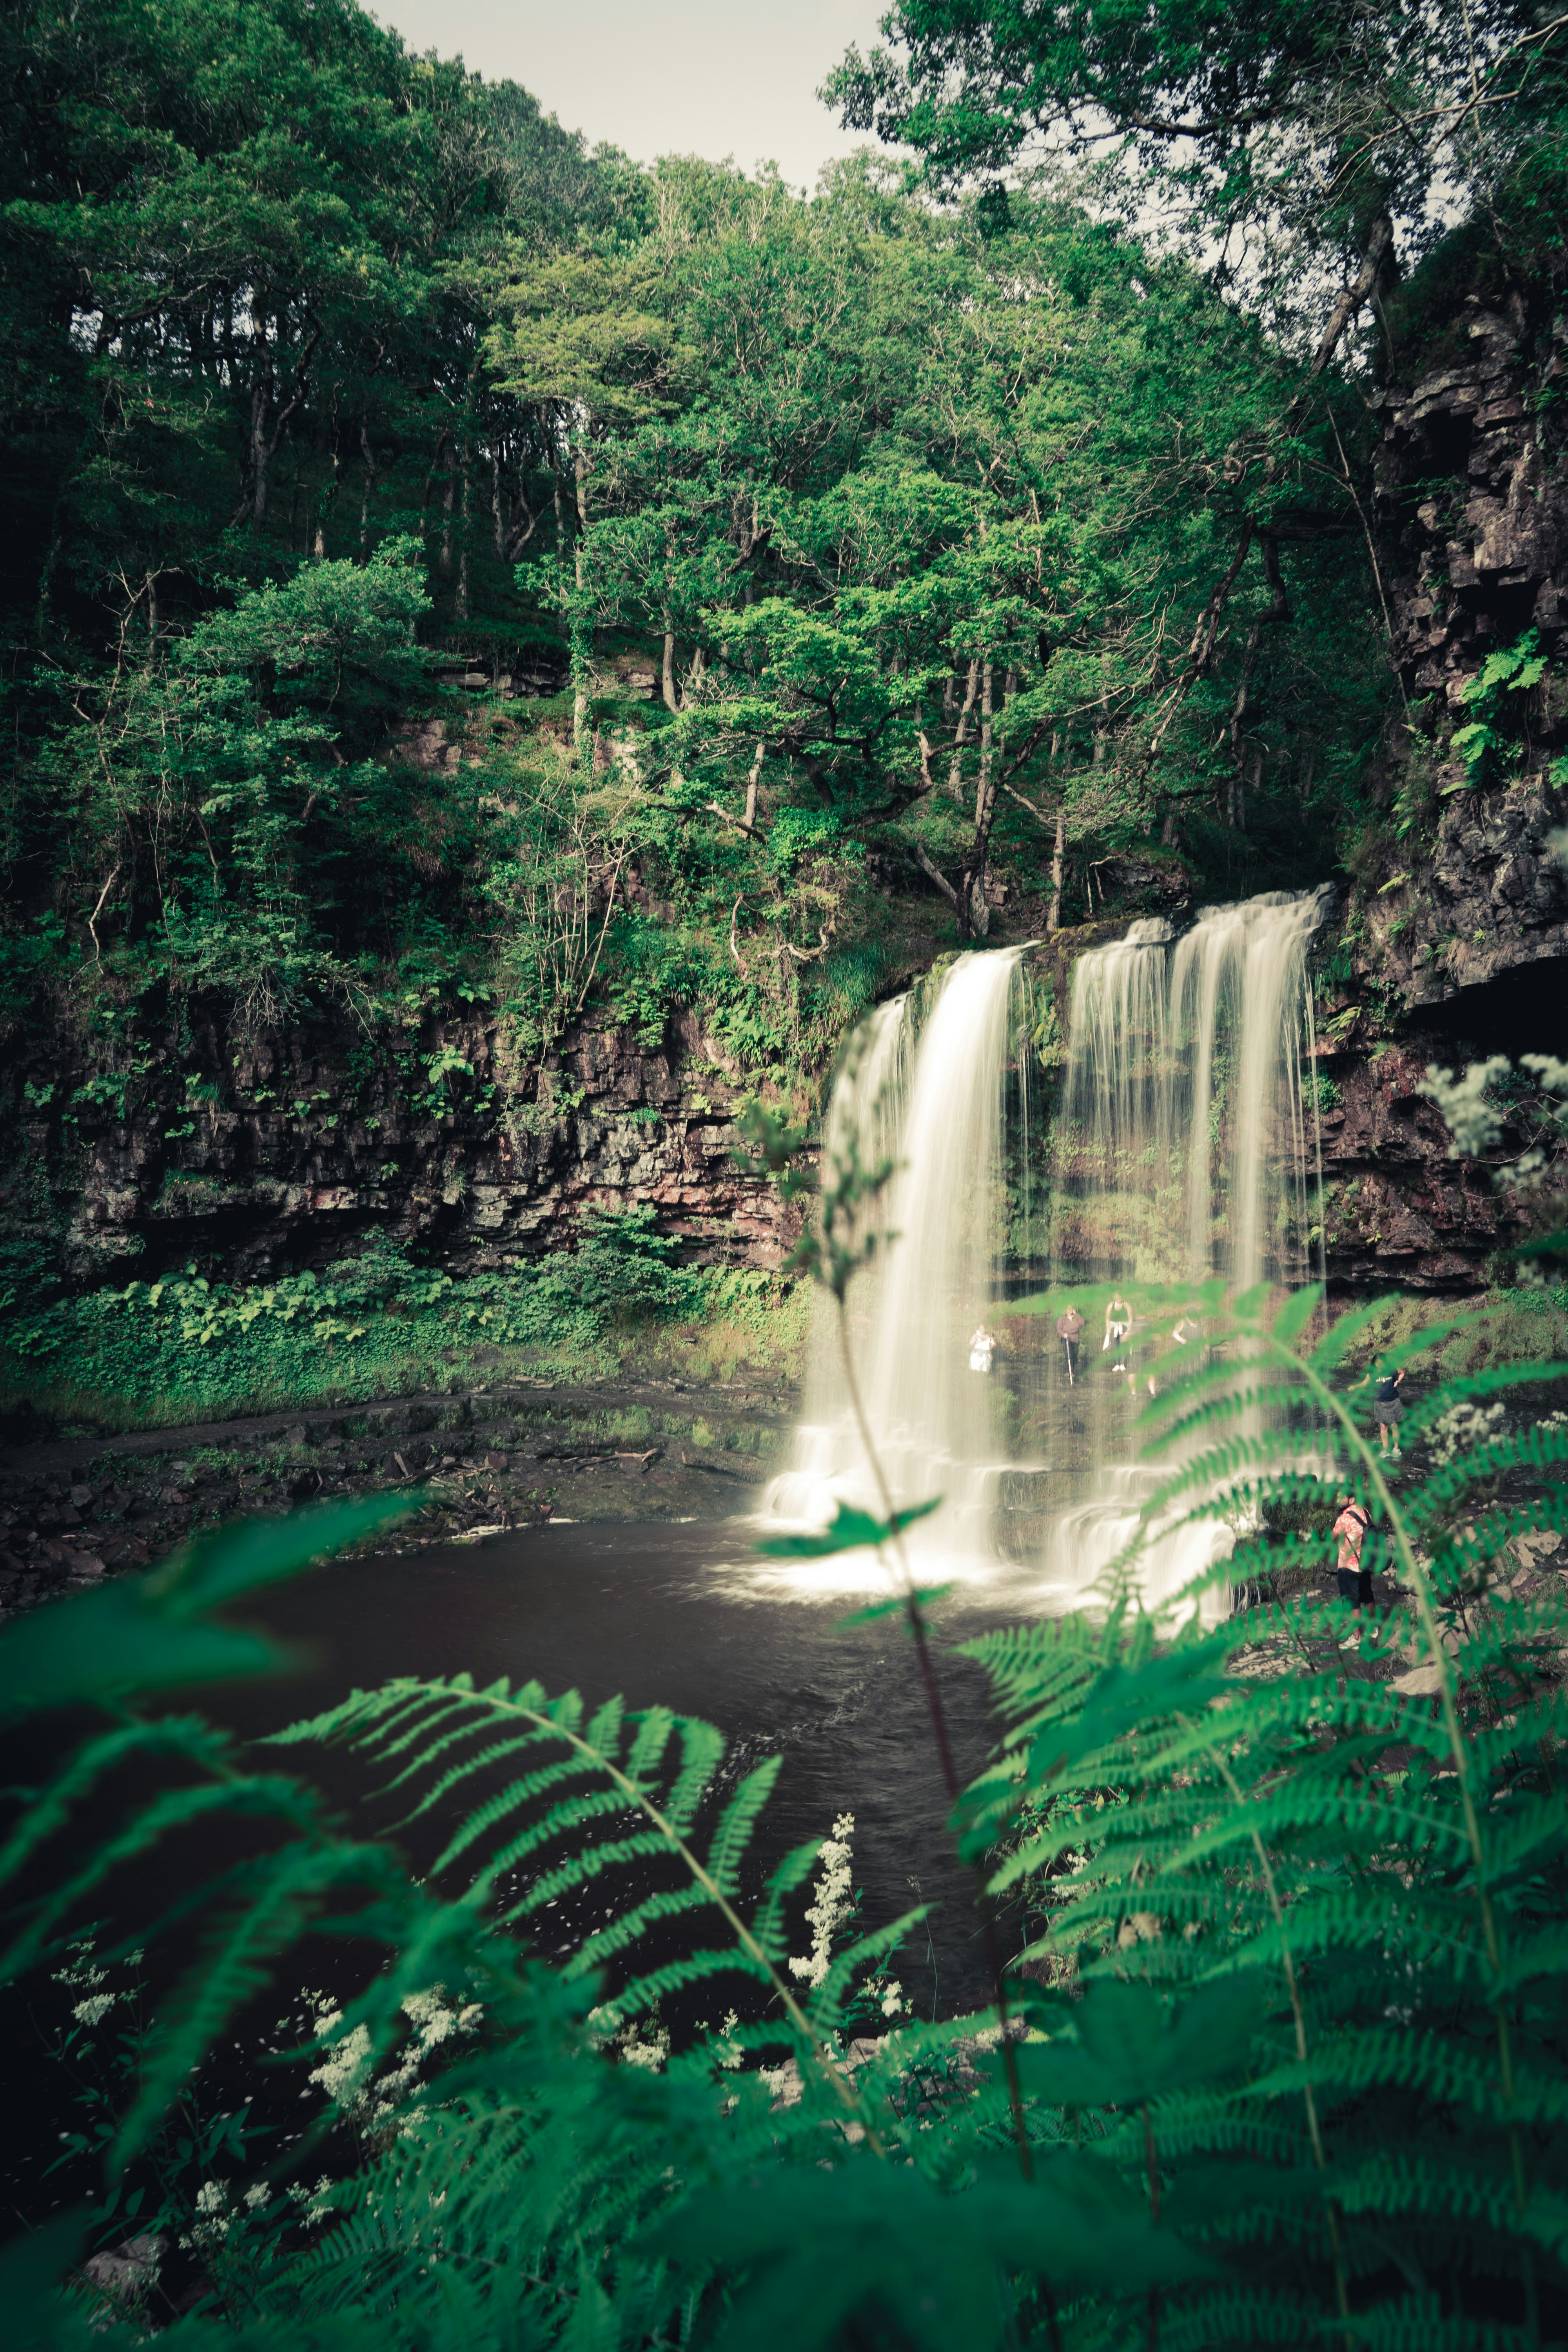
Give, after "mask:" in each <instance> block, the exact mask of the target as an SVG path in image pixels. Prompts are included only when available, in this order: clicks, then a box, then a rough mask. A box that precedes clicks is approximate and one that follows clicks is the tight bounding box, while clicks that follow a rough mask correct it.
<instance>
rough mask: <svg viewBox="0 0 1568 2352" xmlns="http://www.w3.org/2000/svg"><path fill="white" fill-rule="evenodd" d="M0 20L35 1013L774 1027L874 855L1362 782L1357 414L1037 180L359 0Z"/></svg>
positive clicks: (789, 1058)
mask: <svg viewBox="0 0 1568 2352" xmlns="http://www.w3.org/2000/svg"><path fill="white" fill-rule="evenodd" d="M6 38H7V40H8V43H9V44H10V57H9V60H8V65H7V72H6V77H5V87H6V89H7V91H8V97H7V100H6V131H7V136H6V139H5V155H4V162H3V163H0V170H3V171H4V173H5V206H6V211H5V220H6V226H7V239H8V250H9V255H10V259H9V263H8V267H7V270H6V276H5V361H4V367H5V421H4V428H3V429H4V436H5V455H4V458H3V460H0V463H3V465H4V468H5V484H6V495H7V503H8V509H9V511H10V515H11V519H12V520H11V529H10V530H9V531H8V533H7V537H6V544H5V551H4V556H3V559H0V561H3V562H4V567H5V610H6V635H7V644H8V659H7V673H8V675H7V692H8V695H9V698H10V733H11V739H12V744H13V755H12V758H11V760H10V761H8V763H7V778H6V784H5V816H4V849H5V863H6V872H7V878H8V889H7V893H6V914H5V939H4V959H5V1004H6V1017H7V1018H8V1020H9V1021H10V1022H11V1023H12V1024H16V1023H17V1022H23V1023H26V1022H27V1021H28V1020H29V1019H37V1018H38V1017H40V1016H44V1017H47V1018H49V1019H54V1018H58V1016H59V1014H60V1013H62V1012H67V1013H68V1017H69V1019H70V1021H71V1022H72V1023H73V1024H76V1023H80V1024H87V1025H88V1026H89V1028H90V1030H91V1031H92V1032H93V1033H94V1036H95V1044H94V1047H93V1051H94V1053H95V1055H98V1056H99V1057H100V1059H101V1060H103V1061H104V1062H105V1064H106V1065H107V1066H111V1067H113V1068H118V1069H120V1070H124V1069H127V1068H132V1067H134V1066H135V1062H136V1056H137V1053H138V1050H139V1046H140V1044H141V1041H142V1039H143V1038H144V1037H145V1035H146V1034H147V1033H148V1032H149V1030H151V1029H153V1028H156V1029H158V1030H159V1031H160V1032H162V1031H163V1030H165V1029H167V1028H168V1027H169V1024H171V1022H173V1023H174V1026H175V1028H176V1030H178V1029H179V1028H180V1024H184V1032H183V1034H190V1030H191V1025H192V1024H193V1023H195V1024H196V1025H199V1024H200V1023H201V1022H202V1021H203V1020H204V1019H208V1018H210V1017H212V1015H213V1014H214V1013H215V1012H216V1013H217V1014H218V1015H219V1016H220V1023H226V1022H227V1021H229V1020H231V1019H232V1020H233V1021H235V1022H236V1023H237V1025H238V1029H239V1031H240V1032H241V1033H242V1034H243V1033H245V1032H247V1031H252V1032H253V1031H254V1030H256V1029H257V1028H258V1027H261V1026H266V1025H268V1024H277V1023H278V1022H279V1021H281V1020H284V1019H286V1018H288V1017H289V1016H290V1015H295V1016H297V1015H299V1014H300V1013H303V1012H304V1011H306V1010H307V1009H308V1008H310V1007H322V1006H331V1005H337V1006H339V1007H342V1008H347V1009H350V1010H352V1011H353V1013H354V1014H355V1015H356V1016H357V1017H358V1018H359V1019H360V1020H361V1021H362V1022H364V1023H366V1024H369V1026H370V1028H371V1029H372V1030H374V1025H375V1024H376V1022H377V1021H378V1020H384V1019H385V1018H386V1017H387V1015H388V1010H389V1007H390V1006H392V1005H393V1004H394V1003H396V1002H397V1001H398V1000H399V996H400V992H402V994H403V995H406V992H408V991H409V990H410V989H413V990H414V991H416V992H417V991H421V990H424V991H426V992H428V991H431V990H437V991H440V990H451V989H454V988H458V987H462V988H466V989H467V990H468V991H473V990H475V989H481V988H482V989H489V990H493V991H495V992H496V1001H497V1002H498V1003H500V1004H501V1005H503V1006H504V1008H505V1010H506V1013H507V1016H508V1018H509V1020H510V1024H512V1029H513V1033H514V1034H515V1037H516V1040H517V1043H518V1048H519V1066H520V1068H521V1069H522V1070H523V1071H524V1072H526V1071H527V1070H528V1068H529V1067H531V1066H532V1065H534V1064H536V1063H537V1062H538V1060H539V1059H540V1058H541V1057H542V1055H544V1054H545V1053H547V1052H548V1049H549V1047H550V1045H551V1044H552V1041H553V1040H554V1039H555V1037H556V1036H558V1034H560V1031H561V1029H562V1027H563V1024H565V1023H566V1022H567V1021H568V1020H569V1019H570V1018H571V1017H572V1015H573V1014H574V1012H575V1011H576V1010H577V1009H578V1008H579V1007H580V1006H581V1005H582V1004H583V1003H584V1000H585V999H586V998H587V996H588V995H589V993H590V992H591V991H597V992H598V993H599V996H600V998H601V1000H602V1001H607V1002H608V1003H610V1004H611V1005H612V1006H613V1008H614V1010H615V1012H616V1014H617V1015H618V1016H619V1017H622V1018H626V1019H629V1020H632V1021H634V1022H636V1023H637V1024H640V1025H641V1026H642V1027H643V1028H644V1029H645V1030H651V1031H653V1032H656V1033H657V1031H658V1028H659V1027H660V1025H661V1024H662V1022H663V1019H664V1017H665V1013H666V1011H667V1009H668V1006H669V1005H671V1004H672V1003H678V1002H679V1003H698V1004H700V1005H702V1006H703V1007H704V1008H705V1011H706V1013H707V1016H708V1018H709V1019H710V1022H711V1023H712V1024H715V1025H716V1027H717V1030H718V1032H719V1034H721V1035H722V1036H723V1037H724V1038H725V1040H726V1042H727V1044H728V1045H729V1046H730V1048H731V1051H732V1052H733V1053H734V1055H736V1056H737V1057H738V1059H739V1060H740V1061H741V1062H742V1064H743V1065H744V1066H747V1067H751V1068H753V1069H755V1070H757V1071H758V1072H759V1073H763V1072H772V1073H773V1075H775V1076H780V1077H783V1076H786V1075H787V1074H788V1073H789V1072H790V1071H792V1070H793V1069H794V1068H795V1067H797V1066H799V1065H800V1064H801V1062H802V1061H805V1062H806V1063H811V1062H815V1061H820V1058H821V1055H822V1052H823V1049H824V1048H825V1047H826V1045H830V1044H831V1042H832V1040H833V1039H834V1038H835V1037H836V1036H837V1034H839V1033H840V1032H841V1030H842V1027H843V1025H844V1023H845V1021H846V1019H847V1017H848V1016H849V1015H851V1014H853V1013H856V1012H858V1010H859V1009H860V1008H861V1006H862V1005H863V1004H864V1003H866V1002H867V1001H868V998H869V997H870V996H871V995H872V994H873V993H874V992H875V990H876V987H877V984H878V980H879V974H880V973H881V971H883V970H884V969H885V968H886V966H887V963H888V961H889V959H890V957H893V956H894V955H895V954H896V932H897V916H896V912H889V892H891V893H893V894H894V895H895V896H900V895H903V894H908V893H910V891H912V892H913V893H914V894H916V897H917V898H919V899H924V900H931V899H932V898H933V897H935V898H939V899H940V901H941V912H942V919H943V920H944V922H945V923H946V924H947V925H948V927H949V929H950V932H951V933H952V935H955V936H963V935H965V934H968V933H972V932H975V931H984V929H986V928H987V925H988V922H989V920H990V917H991V913H992V908H993V904H994V901H996V900H997V899H998V898H1000V897H1001V896H1002V891H1003V889H1004V888H1005V887H1006V886H1007V885H1008V884H1009V883H1010V884H1011V886H1012V887H1013V890H1014V894H1015V897H1016V894H1017V892H1018V891H1019V890H1020V889H1021V890H1023V891H1024V892H1025V893H1026V894H1032V903H1033V905H1034V908H1035V910H1036V911H1037V913H1038V914H1040V915H1042V916H1045V917H1047V918H1048V917H1049V916H1050V915H1051V914H1052V913H1053V911H1054V912H1055V914H1057V915H1058V916H1059V917H1060V918H1061V919H1068V920H1070V919H1076V918H1079V917H1081V915H1082V914H1083V913H1085V912H1087V911H1089V910H1091V909H1092V908H1094V906H1095V903H1096V901H1095V897H1094V883H1093V881H1092V879H1091V868H1092V867H1093V866H1094V865H1095V862H1096V861H1100V860H1103V859H1105V858H1106V857H1107V856H1111V855H1113V854H1115V853H1118V852H1121V851H1125V850H1127V849H1129V848H1132V847H1137V848H1139V849H1140V850H1141V851H1142V852H1143V853H1144V854H1147V855H1149V856H1152V857H1153V858H1155V859H1159V858H1162V857H1163V858H1164V859H1165V860H1166V861H1167V862H1174V863H1177V864H1179V862H1180V861H1181V859H1182V858H1183V857H1184V856H1185V857H1186V858H1187V859H1188V860H1189V861H1190V862H1191V864H1192V865H1193V866H1194V867H1195V868H1196V869H1197V871H1198V872H1199V873H1200V874H1201V875H1203V876H1204V877H1205V878H1206V879H1208V880H1210V881H1211V882H1212V883H1213V884H1214V886H1215V887H1219V888H1221V889H1224V888H1226V887H1238V886H1239V885H1241V884H1243V883H1246V884H1248V885H1251V886H1258V885H1260V884H1268V883H1273V882H1279V881H1304V880H1312V879H1316V878H1319V877H1321V875H1322V874H1323V873H1324V872H1325V871H1327V870H1329V869H1330V868H1331V866H1332V864H1333V862H1334V859H1335V856H1336V854H1337V852H1338V851H1339V850H1341V849H1342V846H1343V843H1344V840H1345V838H1346V836H1347V835H1348V834H1350V833H1353V829H1354V826H1355V824H1356V822H1357V818H1358V814H1359V813H1360V812H1361V811H1362V809H1363V801H1364V795H1365V792H1366V788H1367V776H1368V769H1369V762H1370V761H1371V760H1372V759H1373V755H1374V753H1375V751H1376V747H1377V743H1378V740H1379V734H1380V730H1381V728H1382V726H1383V723H1384V716H1385V712H1386V709H1387V706H1388V703H1389V700H1390V697H1391V693H1392V682H1391V680H1390V677H1389V676H1388V669H1387V662H1386V628H1385V623H1384V614H1382V612H1381V611H1380V608H1379V602H1378V595H1377V593H1376V583H1375V582H1374V580H1373V572H1372V570H1371V567H1370V564H1369V541H1368V536H1367V530H1366V509H1365V501H1364V498H1363V495H1362V488H1361V485H1362V482H1363V475H1364V471H1365V466H1366V461H1367V455H1368V448H1369V435H1368V425H1367V419H1366V413H1365V409H1364V406H1363V403H1362V401H1361V400H1360V399H1359V398H1358V397H1357V396H1355V394H1354V393H1353V391H1352V390H1350V389H1348V388H1347V387H1346V386H1344V385H1343V384H1342V383H1341V382H1340V380H1339V379H1338V378H1337V377H1333V376H1332V375H1331V374H1321V375H1318V376H1314V375H1313V374H1312V373H1311V371H1310V367H1304V366H1303V365H1302V364H1300V363H1299V362H1297V360H1296V359H1295V358H1294V357H1293V356H1292V354H1291V352H1290V351H1289V348H1288V347H1286V346H1284V345H1282V344H1281V343H1280V342H1279V341H1278V340H1277V339H1275V340H1270V338H1269V336H1268V334H1267V333H1266V332H1265V331H1264V327H1263V324H1262V323H1260V320H1259V317H1258V313H1257V311H1256V309H1255V308H1253V309H1249V308H1248V306H1247V304H1246V303H1245V302H1240V301H1237V300H1236V299H1230V298H1229V297H1228V296H1227V294H1226V290H1225V289H1223V288H1222V287H1219V286H1216V284H1215V281H1214V276H1213V273H1212V272H1210V273H1209V274H1207V275H1205V272H1204V271H1203V270H1202V269H1201V268H1198V267H1195V266H1194V264H1193V263H1192V262H1190V261H1189V260H1186V259H1184V258H1183V257H1180V256H1179V255H1176V254H1173V253H1171V252H1158V253H1157V252H1155V251H1153V250H1152V249H1151V248H1150V247H1148V246H1147V245H1146V244H1145V243H1141V242H1140V240H1139V239H1138V238H1137V237H1136V236H1133V235H1132V234H1131V233H1129V232H1127V231H1125V230H1119V229H1118V228H1117V227H1116V226H1114V225H1112V224H1110V223H1108V222H1107V221H1106V220H1105V219H1104V218H1095V217H1091V215H1090V213H1089V211H1088V210H1086V209H1085V208H1084V207H1083V205H1081V204H1080V203H1079V202H1077V201H1074V200H1073V198H1072V192H1071V190H1070V188H1068V186H1067V185H1066V184H1059V185H1052V186H1048V187H1047V186H1044V185H1042V186H1039V187H1036V188H1033V189H1031V187H1029V186H1027V185H1021V186H1019V187H1018V188H1016V190H1015V191H1014V193H1013V194H1012V196H1011V198H1010V199H1008V200H1006V201H1004V202H1000V203H999V202H997V201H995V200H994V196H988V195H987V194H984V192H982V193H981V194H975V195H969V196H965V197H963V199H962V200H960V201H959V202H957V203H956V204H952V205H945V206H934V207H933V205H931V203H930V202H929V201H928V200H927V199H926V198H925V197H924V196H923V195H921V194H920V192H918V191H914V192H910V190H908V189H906V188H904V187H903V186H902V185H901V184H900V177H899V174H898V173H895V172H894V171H893V170H892V169H891V168H890V167H889V166H886V165H884V164H882V163H879V162H877V161H876V160H875V159H874V158H872V157H870V156H868V157H866V158H864V159H862V160H859V161H857V162H855V163H849V164H846V165H842V166H837V167H835V168H834V169H833V170H832V171H831V172H830V173H827V174H826V176H825V180H824V183H823V185H822V188H821V190H820V191H819V193H818V194H817V195H816V198H815V200H813V201H811V202H809V203H808V202H804V201H802V200H800V199H798V198H796V197H795V196H794V195H792V194H790V193H789V192H788V191H787V190H786V189H785V188H784V186H783V184H781V183H779V182H778V181H777V180H776V179H772V178H768V177H766V176H763V177H762V178H758V179H749V178H747V177H745V176H743V175H742V174H741V173H738V172H736V171H735V170H733V169H732V168H731V167H729V166H726V165H711V164H707V163H697V162H694V161H689V160H679V159H678V160H671V161H666V162H663V163H659V164H658V165H657V166H656V167H655V168H653V169H652V170H646V171H645V170H642V169H639V168H636V167H634V166H632V165H631V164H630V163H627V162H626V160H625V159H624V158H622V157H620V156H618V155H616V154H611V153H605V152H600V153H596V154H590V153H588V152H586V151H585V149H584V145H583V142H581V140H578V139H575V138H572V137H569V136H567V135H565V134H564V133H563V132H562V131H560V130H559V129H558V128H557V127H556V126H555V124H554V123H553V122H552V121H548V120H546V119H544V118H542V116H541V114H540V111H539V110H538V108H537V107H536V106H535V105H534V103H533V101H532V100H531V99H530V98H529V97H528V96H527V95H526V93H525V92H523V91H522V90H521V89H516V88H515V87H513V86H510V85H506V84H496V85H491V84H487V83H484V82H482V81H481V80H479V79H478V78H477V77H475V76H471V75H468V74H467V73H465V72H464V71H463V70H462V68H460V67H459V66H457V65H447V64H442V63H438V62H437V61H435V60H434V59H430V58H424V59H419V58H412V57H410V56H408V55H407V54H406V53H405V51H404V49H403V48H402V47H400V45H399V43H398V42H397V40H396V39H395V37H393V36H390V35H388V34H385V33H383V32H382V31H380V30H378V29H377V28H376V26H374V24H373V23H372V22H371V20H370V19H369V18H368V17H366V16H364V15H363V14H362V13H361V12H359V11H357V10H355V9H353V8H352V7H347V6H338V5H332V6H327V7H316V6H312V7H306V6H299V7H295V6H292V5H273V0H268V5H265V6H260V7H254V8H247V9H245V10H243V11H238V10H232V9H226V8H225V7H223V6H221V5H219V6H209V5H184V0H182V5H177V6H174V7H161V8H158V9H156V10H154V9H150V8H142V7H139V6H134V5H125V6H119V5H94V6H92V7H89V8H87V9H85V10H71V11H59V12H55V11H53V10H50V9H47V8H44V9H26V10H20V11H17V12H14V13H13V14H12V15H11V16H10V17H9V19H8V29H7V34H6ZM650 672H651V676H650ZM462 676H467V677H469V678H471V679H474V680H475V681H476V683H477V684H478V683H479V682H481V681H482V686H483V687H484V688H493V687H494V685H495V683H496V682H497V681H498V680H500V679H504V680H506V681H507V684H508V686H510V688H511V689H512V696H511V698H510V699H499V700H498V699H497V698H495V697H494V696H493V695H491V694H488V693H486V692H484V691H482V690H479V691H476V690H475V689H474V688H469V689H468V690H465V689H464V688H462V687H460V686H458V685H456V684H454V683H452V681H453V680H454V679H455V678H457V677H462ZM524 697H526V699H524ZM423 709H444V710H446V711H447V712H448V714H449V724H450V728H451V730H452V732H453V733H454V735H455V736H456V735H460V736H462V738H463V739H464V751H463V754H462V756H461V757H460V758H457V757H455V756H454V757H453V758H452V759H451V760H450V761H448V762H447V764H445V765H439V766H438V767H437V770H436V771H435V772H429V771H425V772H419V773H413V772H411V771H410V770H409V769H408V768H407V767H406V766H400V765H399V764H398V763H397V762H396V761H390V762H389V761H388V760H387V758H386V756H385V754H386V751H387V747H388V743H389V740H391V739H392V737H393V734H394V730H395V727H396V725H397V723H398V721H399V720H400V719H404V718H405V716H406V714H408V713H409V712H410V711H413V710H423ZM1053 858H1054V860H1055V865H1054V869H1053ZM1053 873H1054V878H1053ZM999 886H1000V887H999ZM1101 895H1103V884H1101ZM890 934H891V935H892V937H891V940H890V938H889V935H890Z"/></svg>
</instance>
